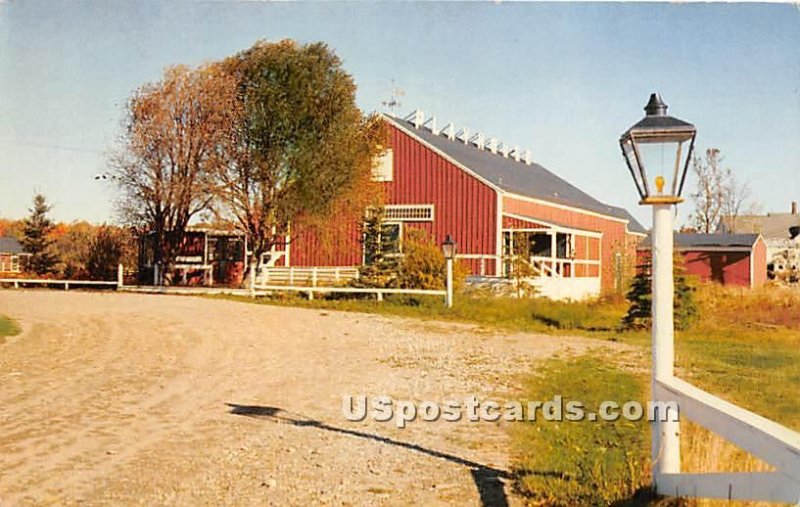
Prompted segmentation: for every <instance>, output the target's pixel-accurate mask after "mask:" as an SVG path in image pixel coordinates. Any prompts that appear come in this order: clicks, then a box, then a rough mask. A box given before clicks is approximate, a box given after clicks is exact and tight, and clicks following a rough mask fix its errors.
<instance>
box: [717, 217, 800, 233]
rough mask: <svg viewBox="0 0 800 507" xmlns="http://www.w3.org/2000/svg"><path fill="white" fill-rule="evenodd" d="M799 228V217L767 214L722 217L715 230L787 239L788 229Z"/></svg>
mask: <svg viewBox="0 0 800 507" xmlns="http://www.w3.org/2000/svg"><path fill="white" fill-rule="evenodd" d="M796 226H800V215H793V214H791V213H768V214H766V215H742V216H738V217H736V219H735V220H734V219H732V218H731V217H723V218H722V220H721V221H720V224H719V227H718V228H717V230H718V231H720V232H734V233H751V234H761V235H762V236H764V237H765V238H767V239H789V237H790V235H789V228H790V227H796Z"/></svg>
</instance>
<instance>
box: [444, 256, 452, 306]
mask: <svg viewBox="0 0 800 507" xmlns="http://www.w3.org/2000/svg"><path fill="white" fill-rule="evenodd" d="M446 290H447V294H446V296H445V302H444V303H445V306H447V308H452V307H453V259H451V258H449V257H448V258H447V287H446Z"/></svg>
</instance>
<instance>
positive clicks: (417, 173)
mask: <svg viewBox="0 0 800 507" xmlns="http://www.w3.org/2000/svg"><path fill="white" fill-rule="evenodd" d="M390 135H391V137H390V139H391V146H392V149H393V151H394V153H393V157H394V177H393V181H389V182H386V183H385V186H386V190H387V191H386V196H387V200H386V204H433V208H434V221H433V222H407V223H405V224H404V227H408V226H411V227H416V228H420V229H424V230H426V231H427V232H428V233H430V235H431V238H432V239H433V241H435V242H436V244H441V243H442V242H443V241H444V240H445V237H446V236H447V235H448V234H450V235H452V237H453V240H454V241H455V242H456V243H457V244H458V253H459V254H460V255H464V254H473V255H475V254H483V255H495V254H496V253H497V250H496V248H497V246H496V245H497V193H496V192H495V191H494V190H493V189H492V188H490V187H489V186H488V185H486V184H485V183H483V182H481V181H479V180H478V179H477V178H475V177H473V176H471V175H469V174H467V173H466V172H465V171H463V170H462V169H460V168H459V167H457V166H456V165H454V164H452V163H450V162H449V161H448V160H447V159H445V158H444V157H442V156H440V155H438V154H437V153H436V152H434V151H432V150H430V149H428V148H427V147H425V146H424V145H423V144H422V143H420V142H419V141H417V140H415V139H414V138H412V137H411V136H409V135H408V134H406V133H404V132H403V131H401V130H400V129H398V128H396V127H394V126H393V125H390ZM463 263H464V264H465V265H467V266H468V267H469V268H470V271H471V272H472V273H473V274H479V273H480V260H478V259H465V260H464V261H463ZM485 267H486V270H487V271H486V272H487V273H488V274H493V273H494V270H495V265H494V261H491V260H487V261H486V264H485Z"/></svg>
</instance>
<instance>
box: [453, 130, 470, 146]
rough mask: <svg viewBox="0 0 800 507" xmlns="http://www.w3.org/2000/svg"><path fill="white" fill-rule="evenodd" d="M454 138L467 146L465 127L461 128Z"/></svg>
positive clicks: (467, 134)
mask: <svg viewBox="0 0 800 507" xmlns="http://www.w3.org/2000/svg"><path fill="white" fill-rule="evenodd" d="M456 138H457V139H461V140H462V141H464V144H469V129H468V128H467V127H461V130H459V131H458V132H456Z"/></svg>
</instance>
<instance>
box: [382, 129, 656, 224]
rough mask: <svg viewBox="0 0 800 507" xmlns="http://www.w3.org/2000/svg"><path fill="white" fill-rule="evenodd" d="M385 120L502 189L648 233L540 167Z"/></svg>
mask: <svg viewBox="0 0 800 507" xmlns="http://www.w3.org/2000/svg"><path fill="white" fill-rule="evenodd" d="M386 118H388V119H389V121H391V122H393V123H394V124H396V125H397V126H399V127H401V128H402V129H403V130H405V131H407V132H409V133H410V134H411V135H412V136H415V137H417V138H419V139H421V140H422V141H423V142H425V143H427V144H429V145H431V146H433V147H434V148H436V149H437V150H439V151H441V152H443V153H444V154H446V155H447V156H448V157H450V158H452V159H453V160H455V161H456V162H458V163H459V164H461V165H463V166H465V167H467V168H469V169H470V170H471V171H473V172H474V173H476V174H477V175H478V176H480V177H482V178H483V179H485V180H487V181H489V182H490V183H492V184H493V185H495V186H497V187H499V188H500V189H501V190H505V191H507V192H511V193H515V194H520V195H523V196H526V197H532V198H535V199H541V200H543V201H548V202H552V203H555V204H563V205H567V206H572V207H575V208H579V209H583V210H586V211H593V212H595V213H599V214H601V215H606V216H610V217H614V218H619V219H623V220H628V230H629V231H630V232H636V233H639V234H646V233H647V231H646V230H645V228H644V227H642V225H641V224H640V223H639V222H638V221H637V220H636V219H635V218H633V217H632V216H631V215H630V213H628V211H627V210H625V209H623V208H619V207H616V206H610V205H608V204H605V203H602V202H600V201H598V200H597V199H595V198H594V197H592V196H590V195H589V194H587V193H586V192H584V191H583V190H581V189H579V188H578V187H576V186H574V185H572V184H570V183H568V182H567V181H566V180H564V179H562V178H560V177H558V176H556V175H555V174H553V173H552V172H550V171H549V170H547V169H546V168H544V167H543V166H541V165H539V164H536V163H531V164H527V163H525V162H523V161H517V160H514V158H512V157H504V156H503V155H501V154H497V153H492V152H491V151H489V150H480V149H478V148H476V147H475V146H472V145H471V144H465V143H464V142H463V141H462V140H459V139H454V140H451V139H449V138H448V137H447V136H444V135H437V134H434V133H433V132H431V131H430V129H427V128H425V127H421V128H416V127H415V126H414V124H413V123H411V122H410V121H406V120H402V119H400V118H394V117H390V116H386Z"/></svg>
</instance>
